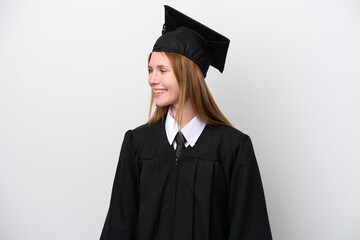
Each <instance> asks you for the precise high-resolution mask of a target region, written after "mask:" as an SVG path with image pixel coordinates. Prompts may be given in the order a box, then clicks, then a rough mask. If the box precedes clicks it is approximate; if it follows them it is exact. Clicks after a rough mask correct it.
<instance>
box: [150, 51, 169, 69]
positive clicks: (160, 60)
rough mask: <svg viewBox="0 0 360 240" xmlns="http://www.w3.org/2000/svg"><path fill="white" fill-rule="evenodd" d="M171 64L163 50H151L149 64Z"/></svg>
mask: <svg viewBox="0 0 360 240" xmlns="http://www.w3.org/2000/svg"><path fill="white" fill-rule="evenodd" d="M159 65H164V66H171V64H170V61H169V59H168V58H167V57H166V54H165V53H163V52H153V53H151V58H150V62H149V66H159Z"/></svg>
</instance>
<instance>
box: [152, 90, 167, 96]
mask: <svg viewBox="0 0 360 240" xmlns="http://www.w3.org/2000/svg"><path fill="white" fill-rule="evenodd" d="M153 91H154V95H155V96H160V95H162V94H163V93H164V92H167V89H153Z"/></svg>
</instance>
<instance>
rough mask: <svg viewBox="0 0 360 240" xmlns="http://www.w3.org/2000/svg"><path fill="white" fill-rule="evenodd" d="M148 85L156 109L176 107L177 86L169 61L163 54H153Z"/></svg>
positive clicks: (177, 97)
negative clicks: (152, 93)
mask: <svg viewBox="0 0 360 240" xmlns="http://www.w3.org/2000/svg"><path fill="white" fill-rule="evenodd" d="M149 85H150V87H151V88H152V90H153V92H154V100H155V104H156V106H158V107H165V106H172V107H176V105H177V102H178V100H179V96H180V88H179V84H178V82H177V80H176V77H175V74H174V71H173V69H172V67H171V63H170V61H169V59H168V58H167V57H166V55H165V54H164V53H160V52H153V53H152V54H151V59H150V62H149Z"/></svg>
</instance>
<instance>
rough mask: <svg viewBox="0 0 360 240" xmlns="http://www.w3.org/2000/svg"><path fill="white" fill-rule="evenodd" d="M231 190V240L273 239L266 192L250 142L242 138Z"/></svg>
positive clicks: (236, 156)
mask: <svg viewBox="0 0 360 240" xmlns="http://www.w3.org/2000/svg"><path fill="white" fill-rule="evenodd" d="M233 157H234V160H235V162H234V165H233V171H232V175H231V182H230V189H229V205H228V210H229V212H228V213H229V214H228V216H229V225H230V226H229V227H230V231H229V240H239V239H241V240H250V239H251V240H253V239H256V240H271V239H272V237H271V231H270V224H269V220H268V215H267V210H266V204H265V197H264V191H263V187H262V183H261V178H260V172H259V168H258V165H257V162H256V158H255V153H254V149H253V146H252V143H251V140H250V138H249V137H248V136H246V135H245V137H243V138H242V139H241V142H240V147H239V149H238V151H237V153H234V156H233Z"/></svg>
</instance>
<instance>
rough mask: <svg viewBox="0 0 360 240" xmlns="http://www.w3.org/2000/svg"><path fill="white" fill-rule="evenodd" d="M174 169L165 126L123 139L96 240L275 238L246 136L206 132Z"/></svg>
mask: <svg viewBox="0 0 360 240" xmlns="http://www.w3.org/2000/svg"><path fill="white" fill-rule="evenodd" d="M175 162H176V156H175V151H174V148H173V146H172V145H170V144H169V142H168V141H167V137H166V133H165V126H164V124H163V123H160V122H159V123H156V124H153V125H151V126H148V125H143V126H141V127H138V128H136V129H135V130H129V131H128V132H127V133H126V134H125V137H124V141H123V144H122V149H121V153H120V158H119V163H118V167H117V170H116V174H115V180H114V185H113V191H112V196H111V202H110V207H109V211H108V214H107V217H106V221H105V224H104V228H103V231H102V234H101V237H100V239H101V240H125V239H126V240H133V239H137V240H152V239H157V240H209V239H212V240H226V239H229V240H230V239H232V240H235V239H239V240H250V239H251V240H268V239H272V237H271V232H270V225H269V221H268V215H267V211H266V204H265V198H264V193H263V187H262V183H261V179H260V174H259V169H258V165H257V162H256V159H255V154H254V150H253V147H252V143H251V140H250V138H249V137H248V136H247V135H245V134H243V133H241V132H240V131H238V130H236V129H234V128H232V127H227V126H212V125H207V126H206V127H205V129H204V130H203V132H202V134H201V135H200V137H199V139H198V140H197V142H196V144H195V145H194V147H191V146H188V147H187V148H186V149H184V150H183V151H182V153H181V156H180V157H179V159H178V163H177V164H175Z"/></svg>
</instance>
